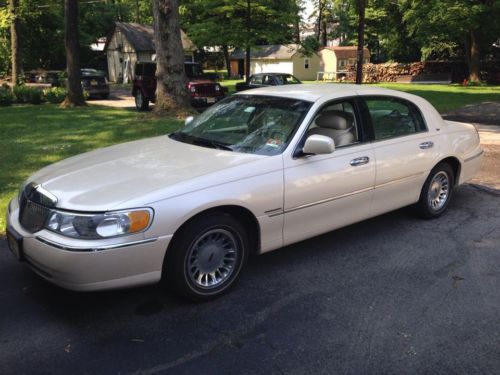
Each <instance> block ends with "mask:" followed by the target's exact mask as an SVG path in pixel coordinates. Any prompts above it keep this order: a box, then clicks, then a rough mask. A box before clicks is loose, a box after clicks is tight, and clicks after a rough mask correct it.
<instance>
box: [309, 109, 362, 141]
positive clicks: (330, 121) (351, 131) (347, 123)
mask: <svg viewBox="0 0 500 375" xmlns="http://www.w3.org/2000/svg"><path fill="white" fill-rule="evenodd" d="M313 134H319V135H324V136H327V137H330V138H332V139H333V141H334V142H335V147H344V146H350V145H353V144H356V143H359V142H360V136H359V132H358V124H357V122H356V115H355V113H354V106H353V103H352V102H351V101H342V102H336V103H330V104H327V105H325V106H324V107H323V108H322V109H321V110H320V111H319V112H318V114H317V115H316V116H315V117H314V120H313V121H312V122H311V124H310V125H309V128H308V129H307V132H306V136H305V138H307V137H309V136H311V135H313Z"/></svg>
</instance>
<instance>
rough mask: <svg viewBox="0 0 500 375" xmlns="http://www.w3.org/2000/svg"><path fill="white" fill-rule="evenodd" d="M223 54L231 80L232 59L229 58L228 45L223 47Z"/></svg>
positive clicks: (228, 76)
mask: <svg viewBox="0 0 500 375" xmlns="http://www.w3.org/2000/svg"><path fill="white" fill-rule="evenodd" d="M222 52H223V53H224V62H225V63H226V69H227V78H231V76H232V74H231V73H232V72H231V59H230V58H229V48H228V47H227V46H226V45H223V46H222Z"/></svg>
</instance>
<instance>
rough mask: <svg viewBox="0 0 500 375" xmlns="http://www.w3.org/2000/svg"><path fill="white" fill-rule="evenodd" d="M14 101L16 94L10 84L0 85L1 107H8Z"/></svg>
mask: <svg viewBox="0 0 500 375" xmlns="http://www.w3.org/2000/svg"><path fill="white" fill-rule="evenodd" d="M13 101H14V94H13V93H12V91H11V90H10V88H9V87H8V86H0V107H6V106H9V105H11V104H12V102H13Z"/></svg>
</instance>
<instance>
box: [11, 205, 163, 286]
mask: <svg viewBox="0 0 500 375" xmlns="http://www.w3.org/2000/svg"><path fill="white" fill-rule="evenodd" d="M18 217H19V207H18V205H17V199H14V200H12V201H11V203H10V204H9V209H8V212H7V229H8V232H11V233H15V236H16V237H17V239H18V240H19V242H20V243H21V244H22V245H21V249H20V259H21V260H22V261H23V262H25V263H27V264H28V265H29V266H30V267H31V268H32V269H33V271H35V272H36V273H37V274H38V275H40V276H41V277H43V278H44V279H46V280H48V281H49V282H51V283H53V284H56V285H59V286H61V287H63V288H66V289H71V290H79V291H90V290H104V289H116V288H125V287H131V286H138V285H144V284H150V283H155V282H158V281H159V280H160V279H161V273H162V266H163V259H164V257H165V252H166V249H167V247H168V244H169V243H170V240H171V238H172V236H171V235H169V236H161V237H156V238H146V237H144V234H141V237H142V238H140V237H137V236H129V237H121V238H116V239H111V240H96V241H95V240H94V241H89V240H75V239H72V238H66V237H64V236H60V235H58V234H56V233H52V232H50V231H47V230H41V231H39V232H36V233H29V232H27V231H26V230H24V229H23V227H22V226H21V225H20V223H19V220H18ZM119 241H121V242H119Z"/></svg>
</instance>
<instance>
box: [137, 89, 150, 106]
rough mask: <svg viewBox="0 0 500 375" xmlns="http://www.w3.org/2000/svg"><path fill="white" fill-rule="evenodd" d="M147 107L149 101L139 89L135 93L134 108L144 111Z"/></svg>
mask: <svg viewBox="0 0 500 375" xmlns="http://www.w3.org/2000/svg"><path fill="white" fill-rule="evenodd" d="M148 107H149V101H148V100H147V99H146V98H145V97H144V95H143V93H142V91H141V90H137V92H136V93H135V108H137V110H138V111H145V110H146V109H148Z"/></svg>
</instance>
